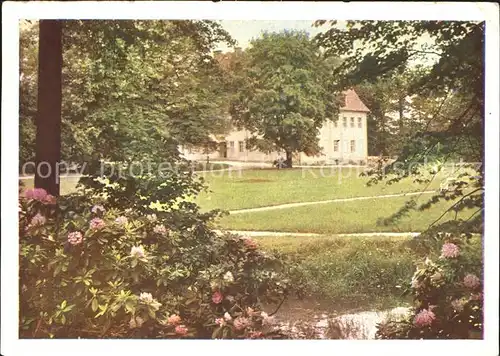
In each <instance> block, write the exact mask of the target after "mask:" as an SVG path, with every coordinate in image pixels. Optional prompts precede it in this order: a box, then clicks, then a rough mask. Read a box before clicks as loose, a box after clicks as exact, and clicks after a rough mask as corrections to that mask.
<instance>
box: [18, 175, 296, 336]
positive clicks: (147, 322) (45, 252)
mask: <svg viewBox="0 0 500 356" xmlns="http://www.w3.org/2000/svg"><path fill="white" fill-rule="evenodd" d="M94 178H95V177H89V178H86V179H83V180H82V182H83V185H82V186H81V187H80V189H79V191H78V193H75V194H72V195H69V196H64V197H59V198H57V199H55V198H54V197H51V196H49V195H47V193H46V192H45V191H43V190H40V189H34V190H27V191H25V192H24V193H23V194H21V195H20V199H19V209H20V215H19V216H20V217H19V235H20V288H21V291H20V328H21V330H20V336H21V337H56V338H57V337H71V338H73V337H86V338H89V337H122V338H128V337H134V338H137V337H139V338H140V337H148V338H179V337H190V338H268V337H269V338H270V337H281V336H280V334H279V333H278V332H277V331H275V329H274V327H273V322H272V320H273V319H272V317H271V316H269V315H267V314H266V313H264V312H263V311H262V309H261V303H271V304H272V303H279V302H280V301H281V300H282V299H283V297H284V296H285V295H286V294H287V293H288V290H289V281H288V279H287V278H286V266H285V265H284V264H283V263H282V262H281V260H280V259H277V258H276V257H274V256H273V255H270V254H267V253H264V252H261V251H260V250H259V248H258V246H257V245H256V243H255V242H254V241H252V240H250V239H248V238H244V237H239V236H235V235H231V234H225V235H222V236H221V235H220V234H217V233H215V232H214V231H212V230H211V229H210V227H211V226H210V224H211V221H212V219H213V218H214V216H216V214H217V212H210V213H205V214H202V213H200V212H199V211H198V207H197V206H196V205H195V204H193V203H189V202H183V201H181V202H180V203H179V201H178V200H175V198H176V196H177V195H179V194H180V192H182V191H183V190H184V191H185V189H180V188H179V184H178V183H179V182H172V180H170V182H169V184H170V185H169V184H164V182H165V179H164V178H163V179H159V178H155V177H154V176H153V175H146V176H143V177H141V178H130V177H127V178H121V177H118V176H110V177H108V180H107V181H106V182H100V181H99V180H95V179H94ZM182 179H184V178H182ZM189 179H191V178H189ZM184 182H188V179H187V178H186V179H185V180H184ZM188 183H189V182H188ZM189 184H191V183H189ZM190 186H191V187H192V184H191V185H190ZM159 202H161V203H163V204H162V205H158V203H159ZM155 204H157V206H156V207H154V206H155ZM158 206H159V207H160V208H158Z"/></svg>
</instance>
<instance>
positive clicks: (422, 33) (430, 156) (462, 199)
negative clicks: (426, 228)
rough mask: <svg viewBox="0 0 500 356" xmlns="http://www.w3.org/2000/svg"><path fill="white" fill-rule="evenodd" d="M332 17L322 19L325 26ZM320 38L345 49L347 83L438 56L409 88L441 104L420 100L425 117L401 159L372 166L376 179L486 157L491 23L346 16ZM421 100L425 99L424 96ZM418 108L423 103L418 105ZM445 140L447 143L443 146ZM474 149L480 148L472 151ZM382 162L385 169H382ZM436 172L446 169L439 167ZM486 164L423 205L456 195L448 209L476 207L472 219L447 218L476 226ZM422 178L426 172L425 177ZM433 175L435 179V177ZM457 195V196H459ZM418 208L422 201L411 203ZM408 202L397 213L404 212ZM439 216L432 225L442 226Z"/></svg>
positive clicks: (330, 48) (333, 49) (333, 50)
mask: <svg viewBox="0 0 500 356" xmlns="http://www.w3.org/2000/svg"><path fill="white" fill-rule="evenodd" d="M325 23H326V21H319V22H317V24H318V25H323V24H325ZM329 24H330V25H331V27H330V29H328V30H327V31H326V32H324V33H321V34H319V35H318V36H317V37H316V40H317V42H318V44H319V45H321V46H323V47H324V48H325V50H326V53H327V54H328V53H330V54H332V55H333V54H337V53H343V54H345V56H346V57H345V59H344V60H343V62H342V64H341V65H340V66H339V67H337V70H336V73H337V75H338V76H339V78H342V80H340V81H339V82H338V83H337V84H338V87H339V88H340V89H341V88H344V87H349V86H353V85H357V84H360V83H363V82H365V81H368V82H375V81H376V80H377V79H378V80H380V79H383V78H388V77H390V76H391V75H392V73H394V71H403V70H404V68H406V67H407V66H408V64H409V63H410V62H412V61H416V60H426V59H427V60H428V59H429V58H433V59H435V61H434V63H433V64H431V66H430V68H429V70H428V71H427V72H425V73H423V75H421V76H418V77H417V78H413V79H412V80H411V81H410V82H409V83H408V94H409V95H413V96H416V97H417V98H429V99H430V98H432V100H436V102H438V103H439V104H438V105H436V104H435V103H434V105H431V106H432V109H433V110H432V111H434V112H433V113H429V110H428V109H429V104H430V102H427V103H425V99H424V100H420V103H417V104H418V105H416V107H417V108H418V106H420V109H423V108H425V105H427V108H425V111H426V113H425V115H423V116H425V121H426V124H425V125H422V126H421V127H420V128H419V129H416V130H415V131H414V132H412V135H411V137H410V138H409V139H408V140H407V142H406V144H405V145H404V147H402V149H401V150H400V151H399V152H398V159H397V160H396V162H394V163H392V164H390V165H387V166H380V169H378V170H375V171H374V172H372V173H373V174H374V182H375V181H379V180H382V179H383V178H384V177H387V176H389V177H391V178H390V181H391V182H394V181H397V180H399V179H400V178H402V177H405V176H409V175H413V174H415V173H418V172H419V171H420V170H421V167H420V165H423V164H424V163H426V162H429V161H434V162H437V163H439V164H441V163H443V162H446V161H447V160H448V159H450V158H451V157H453V156H457V155H459V156H465V157H467V158H468V159H470V158H472V157H474V156H475V157H476V158H477V162H481V163H482V162H483V157H484V154H483V152H484V143H483V138H484V135H483V130H484V23H480V22H459V21H347V26H345V27H344V28H341V27H339V26H337V23H336V22H335V21H332V22H330V23H329ZM417 101H418V100H417ZM416 111H417V112H418V110H416ZM439 147H446V149H438V148H439ZM471 153H475V154H471ZM382 168H383V169H382ZM433 170H434V174H433V175H432V176H431V177H435V175H436V174H437V172H438V171H439V168H438V169H437V170H436V169H434V168H433ZM483 177H484V169H483V165H482V164H481V166H480V167H478V173H477V174H475V175H474V176H470V177H469V178H470V179H469V180H466V181H464V180H461V181H460V182H458V183H456V186H455V188H456V189H453V190H452V191H451V192H442V193H441V194H440V195H439V196H436V197H434V198H433V199H432V201H430V202H427V203H425V204H422V205H421V206H420V208H421V209H425V208H427V207H428V206H429V205H430V204H432V203H435V202H437V201H440V200H443V199H445V200H450V199H452V200H453V201H454V202H453V203H452V204H450V206H449V208H448V209H447V210H446V211H445V212H444V214H443V216H442V217H444V216H445V215H446V212H448V211H458V210H460V209H463V208H465V207H468V208H474V207H475V208H476V209H475V212H474V214H473V215H471V217H470V218H469V219H468V220H466V221H456V220H454V221H446V222H444V223H443V222H442V221H440V222H441V223H442V224H441V227H442V226H444V225H443V224H445V225H446V226H447V228H448V230H449V229H451V228H453V229H456V230H457V231H470V230H471V229H473V230H474V229H476V231H477V229H478V228H480V227H481V225H482V214H481V213H482V210H483V201H482V191H483V181H484V179H483ZM419 179H420V178H419ZM430 179H432V178H430ZM457 198H458V200H456V199H457ZM410 206H411V207H413V208H416V207H415V204H413V205H410ZM405 211H408V206H406V207H405V208H404V209H402V210H401V211H400V212H398V214H395V216H402V213H404V212H405ZM436 224H437V222H436V223H434V224H433V225H434V227H433V228H440V227H439V226H436Z"/></svg>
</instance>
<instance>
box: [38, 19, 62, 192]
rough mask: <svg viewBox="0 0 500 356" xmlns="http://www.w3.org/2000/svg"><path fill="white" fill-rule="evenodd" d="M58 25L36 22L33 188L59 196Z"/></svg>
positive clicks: (51, 21) (55, 21)
mask: <svg viewBox="0 0 500 356" xmlns="http://www.w3.org/2000/svg"><path fill="white" fill-rule="evenodd" d="M61 35H62V22H61V21H60V20H40V33H39V49H38V111H37V116H36V167H37V169H36V172H35V187H37V188H43V189H45V190H46V191H47V192H49V193H50V194H52V195H54V196H58V195H59V176H58V173H59V172H57V170H58V164H59V161H60V159H61V104H62V84H61V79H62V40H61Z"/></svg>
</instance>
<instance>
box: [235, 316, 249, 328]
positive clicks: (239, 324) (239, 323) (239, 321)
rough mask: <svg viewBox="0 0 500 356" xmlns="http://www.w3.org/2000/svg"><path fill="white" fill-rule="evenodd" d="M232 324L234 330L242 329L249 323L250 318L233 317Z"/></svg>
mask: <svg viewBox="0 0 500 356" xmlns="http://www.w3.org/2000/svg"><path fill="white" fill-rule="evenodd" d="M233 325H234V327H235V329H236V330H243V329H245V328H246V327H247V326H249V325H250V319H248V318H245V317H242V316H240V317H238V318H236V319H234V322H233Z"/></svg>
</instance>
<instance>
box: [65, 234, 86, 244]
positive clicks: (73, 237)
mask: <svg viewBox="0 0 500 356" xmlns="http://www.w3.org/2000/svg"><path fill="white" fill-rule="evenodd" d="M82 241H83V235H82V233H81V232H80V231H74V232H70V233H69V234H68V242H69V243H70V244H72V245H78V244H81V243H82Z"/></svg>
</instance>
